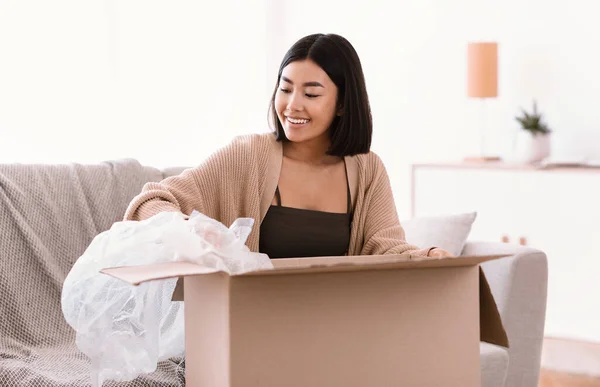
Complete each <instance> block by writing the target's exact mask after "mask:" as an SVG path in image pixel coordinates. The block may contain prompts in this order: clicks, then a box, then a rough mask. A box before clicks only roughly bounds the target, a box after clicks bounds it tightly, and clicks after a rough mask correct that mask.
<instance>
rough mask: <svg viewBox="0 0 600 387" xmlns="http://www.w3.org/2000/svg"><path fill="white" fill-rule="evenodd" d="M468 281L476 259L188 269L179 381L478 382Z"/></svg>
mask: <svg viewBox="0 0 600 387" xmlns="http://www.w3.org/2000/svg"><path fill="white" fill-rule="evenodd" d="M478 284H479V269H478V267H477V266H471V267H457V268H437V269H431V270H377V271H353V272H334V273H327V272H325V273H316V274H310V275H306V274H288V275H284V276H273V275H265V276H245V277H228V276H227V275H224V274H208V275H200V276H193V277H188V278H186V280H185V293H186V314H187V315H186V356H187V359H186V382H187V385H188V386H190V387H205V386H211V387H225V386H227V387H241V386H244V387H249V386H262V387H275V386H276V387H281V386H286V387H307V386H327V387H338V386H339V387H342V386H343V387H351V386H357V387H358V386H360V387H364V386H400V385H402V386H461V387H470V386H479V384H480V372H479V345H478V343H479V336H480V335H479V318H478V316H479V301H480V300H479V296H478V291H477V287H478ZM192 300H193V302H190V301H192ZM227 300H229V304H228V303H227ZM226 348H229V350H230V352H229V355H230V356H229V359H227V349H226ZM227 367H230V368H229V369H228V371H227V370H226V369H227ZM226 372H229V376H228V377H227V376H226V375H224V373H226Z"/></svg>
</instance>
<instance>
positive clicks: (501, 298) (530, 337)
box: [462, 241, 548, 387]
mask: <svg viewBox="0 0 600 387" xmlns="http://www.w3.org/2000/svg"><path fill="white" fill-rule="evenodd" d="M462 254H463V255H489V254H508V255H510V256H509V257H506V258H501V259H497V260H494V261H489V262H485V263H483V264H482V265H481V267H482V269H483V272H484V273H485V276H486V278H487V280H488V282H489V284H490V288H491V290H492V294H493V296H494V299H495V300H496V304H497V306H498V310H499V312H500V316H501V318H502V322H503V324H504V328H505V329H506V333H507V335H508V340H509V345H510V348H509V368H508V374H507V378H506V386H507V387H517V386H518V387H521V386H523V387H536V386H537V385H538V379H539V370H540V363H541V351H542V340H543V337H544V321H545V318H546V295H547V286H548V263H547V259H546V254H545V253H543V252H542V251H540V250H536V249H533V248H530V247H523V246H518V245H513V244H507V243H494V242H472V241H469V242H467V243H466V245H465V247H464V249H463V252H462Z"/></svg>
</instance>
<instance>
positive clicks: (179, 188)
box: [124, 168, 204, 221]
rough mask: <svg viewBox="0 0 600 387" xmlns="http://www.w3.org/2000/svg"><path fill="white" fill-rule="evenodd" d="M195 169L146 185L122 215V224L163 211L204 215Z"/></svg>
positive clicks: (196, 169) (187, 214) (197, 171)
mask: <svg viewBox="0 0 600 387" xmlns="http://www.w3.org/2000/svg"><path fill="white" fill-rule="evenodd" d="M198 173H200V171H199V170H198V168H190V169H187V170H185V171H183V172H182V173H181V174H180V175H177V176H171V177H168V178H166V179H164V180H163V181H161V182H159V183H156V182H150V183H146V184H145V185H144V187H143V188H142V191H141V192H140V193H139V194H138V195H137V196H136V197H134V198H133V200H132V201H131V202H130V203H129V206H128V207H127V210H126V211H125V215H124V220H136V221H140V220H144V219H148V218H151V217H152V216H154V215H156V214H158V213H160V212H164V211H176V212H181V213H183V214H184V215H186V216H189V215H190V214H191V213H192V211H194V210H197V211H198V212H202V213H203V212H204V208H203V207H204V206H203V203H202V195H201V192H200V189H199V186H198V183H197V178H196V175H197V174H198Z"/></svg>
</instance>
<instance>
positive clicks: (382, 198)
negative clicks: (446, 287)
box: [361, 157, 434, 257]
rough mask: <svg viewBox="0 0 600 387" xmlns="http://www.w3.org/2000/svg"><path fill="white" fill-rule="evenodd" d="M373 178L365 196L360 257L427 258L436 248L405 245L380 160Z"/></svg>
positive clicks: (375, 162)
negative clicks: (386, 255)
mask: <svg viewBox="0 0 600 387" xmlns="http://www.w3.org/2000/svg"><path fill="white" fill-rule="evenodd" d="M373 168H374V171H373V173H374V177H373V180H372V182H371V185H370V187H369V189H368V191H367V193H366V195H365V204H366V205H367V207H366V208H364V209H363V211H366V219H365V223H364V241H365V243H364V245H363V248H362V251H361V255H383V254H407V255H409V256H421V257H426V256H427V255H428V253H429V251H430V250H431V249H433V248H434V247H428V248H422V247H417V246H414V245H412V244H410V243H408V242H407V241H406V238H405V234H404V229H403V228H402V226H401V224H400V221H399V219H398V213H397V210H396V204H395V203H394V197H393V193H392V188H391V185H390V180H389V176H388V174H387V171H386V169H385V166H384V165H383V162H382V161H381V159H380V158H379V157H375V160H374V165H373Z"/></svg>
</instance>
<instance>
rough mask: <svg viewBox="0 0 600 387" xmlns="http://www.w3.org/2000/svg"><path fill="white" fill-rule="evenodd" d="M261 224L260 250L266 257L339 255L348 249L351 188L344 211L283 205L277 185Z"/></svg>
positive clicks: (344, 253) (350, 220)
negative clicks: (343, 212) (274, 197)
mask: <svg viewBox="0 0 600 387" xmlns="http://www.w3.org/2000/svg"><path fill="white" fill-rule="evenodd" d="M275 195H276V197H277V205H271V206H270V207H269V210H268V211H267V214H266V215H265V218H264V219H263V221H262V223H261V225H260V241H259V251H260V252H261V253H264V254H267V255H268V256H269V258H299V257H319V256H321V257H323V256H342V255H346V253H347V252H348V245H349V244H350V228H351V223H352V211H351V208H352V206H351V197H350V187H349V186H348V199H347V200H348V210H347V212H346V213H345V214H341V213H334V212H324V211H315V210H305V209H300V208H292V207H283V206H282V205H281V194H280V193H279V187H277V189H276V191H275Z"/></svg>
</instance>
